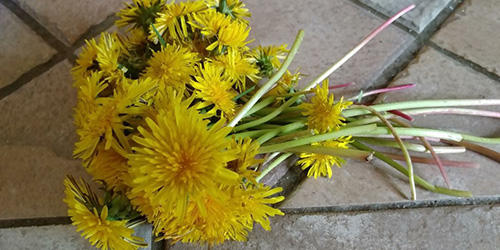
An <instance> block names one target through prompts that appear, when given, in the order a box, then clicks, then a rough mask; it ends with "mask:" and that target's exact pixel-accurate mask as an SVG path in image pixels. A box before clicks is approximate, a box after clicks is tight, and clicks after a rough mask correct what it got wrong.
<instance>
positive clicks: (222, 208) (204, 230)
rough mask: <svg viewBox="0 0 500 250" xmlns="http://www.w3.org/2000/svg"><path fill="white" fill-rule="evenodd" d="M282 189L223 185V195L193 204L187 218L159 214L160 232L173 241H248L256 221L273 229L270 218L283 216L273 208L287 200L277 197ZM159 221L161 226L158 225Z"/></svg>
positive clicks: (205, 196) (156, 226)
mask: <svg viewBox="0 0 500 250" xmlns="http://www.w3.org/2000/svg"><path fill="white" fill-rule="evenodd" d="M281 191H282V189H281V188H274V189H271V188H269V187H266V186H264V185H263V184H257V185H253V184H248V185H246V186H243V185H241V184H238V185H232V186H222V187H221V193H222V195H221V196H219V197H217V198H214V197H211V196H210V195H204V196H203V198H201V199H200V201H199V202H198V203H201V204H202V205H198V204H196V203H195V202H191V203H190V204H189V205H188V208H187V214H186V217H185V218H184V219H182V220H181V219H179V218H177V217H175V216H173V215H172V213H168V212H166V213H159V214H158V217H157V219H156V221H155V229H160V230H159V231H157V232H156V233H157V234H159V233H162V234H163V235H164V236H163V237H162V238H164V239H171V240H173V242H178V241H181V242H185V243H208V244H209V245H214V244H220V243H222V242H224V241H225V240H236V241H245V240H246V239H247V235H248V232H249V231H251V230H252V229H253V224H254V222H257V223H259V224H260V225H261V226H262V227H263V228H264V229H266V230H270V229H271V227H270V222H269V219H268V217H269V216H275V215H283V213H282V212H281V211H280V210H279V209H275V208H272V207H270V206H269V205H270V204H275V203H278V202H280V201H282V200H283V199H284V197H283V196H275V197H270V196H273V195H275V194H276V193H278V192H281ZM157 222H159V223H157Z"/></svg>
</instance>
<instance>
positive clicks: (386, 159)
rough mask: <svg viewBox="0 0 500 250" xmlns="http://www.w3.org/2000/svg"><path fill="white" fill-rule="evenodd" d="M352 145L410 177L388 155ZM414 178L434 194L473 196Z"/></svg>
mask: <svg viewBox="0 0 500 250" xmlns="http://www.w3.org/2000/svg"><path fill="white" fill-rule="evenodd" d="M351 145H353V146H354V147H356V148H358V149H361V150H366V151H369V152H374V153H373V155H374V156H375V157H377V158H378V159H380V160H381V161H383V162H385V163H387V164H389V166H391V167H393V168H394V169H396V170H397V171H399V172H400V173H402V174H404V175H406V176H408V170H407V169H406V168H405V167H403V166H402V165H401V164H399V163H397V162H395V161H394V160H392V159H391V158H389V157H387V156H386V155H384V154H382V153H379V152H377V151H375V150H374V149H372V148H370V147H368V146H366V145H364V144H362V143H360V142H358V141H355V142H352V143H351ZM414 177H415V183H416V184H418V185H419V186H421V187H423V188H425V189H427V190H429V191H431V192H434V193H441V194H446V195H451V196H458V197H471V196H472V194H471V193H470V192H468V191H463V190H455V189H448V188H444V187H438V186H434V185H432V184H430V183H428V182H427V181H425V180H424V179H422V178H420V177H419V176H418V175H415V176H414Z"/></svg>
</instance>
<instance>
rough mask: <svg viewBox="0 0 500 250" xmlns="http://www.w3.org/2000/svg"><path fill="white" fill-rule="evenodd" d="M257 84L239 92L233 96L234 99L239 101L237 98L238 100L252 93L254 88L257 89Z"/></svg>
mask: <svg viewBox="0 0 500 250" xmlns="http://www.w3.org/2000/svg"><path fill="white" fill-rule="evenodd" d="M255 86H256V85H254V86H252V87H251V88H249V89H247V90H245V91H243V92H242V93H241V94H239V95H237V96H235V97H234V98H233V101H237V100H238V99H240V98H241V97H242V96H245V95H246V94H248V93H250V92H251V91H252V90H254V89H255Z"/></svg>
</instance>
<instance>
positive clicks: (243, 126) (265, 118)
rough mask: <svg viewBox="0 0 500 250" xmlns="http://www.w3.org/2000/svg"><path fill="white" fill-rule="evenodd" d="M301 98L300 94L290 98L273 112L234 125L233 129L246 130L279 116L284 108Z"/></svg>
mask: <svg viewBox="0 0 500 250" xmlns="http://www.w3.org/2000/svg"><path fill="white" fill-rule="evenodd" d="M298 99H299V96H294V97H292V98H290V99H288V100H287V101H286V102H285V103H283V104H282V105H281V106H279V107H278V108H276V109H275V110H274V111H273V112H271V113H269V114H267V115H265V116H263V117H261V118H259V119H257V120H253V121H251V122H247V123H245V124H241V125H239V126H236V127H234V129H233V131H241V130H245V129H248V128H251V127H255V126H258V125H260V124H263V123H266V122H268V121H270V120H272V119H273V118H275V117H276V116H278V115H279V114H281V112H283V110H284V109H286V108H288V107H290V106H291V105H292V104H294V103H295V102H296V101H297V100H298Z"/></svg>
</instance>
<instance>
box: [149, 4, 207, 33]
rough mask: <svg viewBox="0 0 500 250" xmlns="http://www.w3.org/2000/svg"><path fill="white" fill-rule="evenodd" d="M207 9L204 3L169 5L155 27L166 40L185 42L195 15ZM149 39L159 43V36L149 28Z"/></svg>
mask: <svg viewBox="0 0 500 250" xmlns="http://www.w3.org/2000/svg"><path fill="white" fill-rule="evenodd" d="M206 8H207V6H206V5H205V3H203V1H194V2H192V1H187V2H180V3H170V4H167V5H166V7H165V9H164V10H163V11H161V12H160V14H159V16H158V17H157V18H156V20H155V24H154V26H155V28H156V30H157V31H158V32H159V33H160V34H161V35H162V36H163V37H164V38H165V40H169V41H171V40H173V41H177V42H183V41H184V40H185V39H187V38H188V37H189V33H188V31H190V30H188V28H190V26H189V25H188V23H189V22H190V21H192V20H193V15H194V14H195V13H196V12H199V11H203V10H205V9H206ZM149 39H150V40H151V41H153V42H154V43H158V35H157V34H156V32H155V31H154V29H153V27H149Z"/></svg>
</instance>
